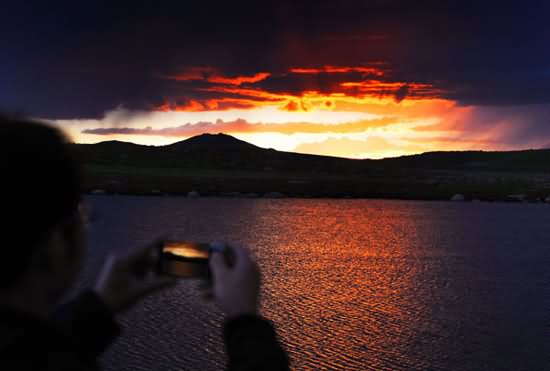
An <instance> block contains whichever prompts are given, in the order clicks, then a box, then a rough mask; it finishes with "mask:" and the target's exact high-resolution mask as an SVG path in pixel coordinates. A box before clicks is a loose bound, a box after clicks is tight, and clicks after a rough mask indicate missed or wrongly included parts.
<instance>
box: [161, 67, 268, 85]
mask: <svg viewBox="0 0 550 371" xmlns="http://www.w3.org/2000/svg"><path fill="white" fill-rule="evenodd" d="M269 76H271V74H270V73H267V72H258V73H256V74H254V75H252V76H235V77H228V76H224V75H222V74H221V73H220V72H219V70H218V69H216V68H214V67H189V68H186V69H185V70H184V71H183V72H181V73H178V74H176V75H166V76H162V77H163V78H165V79H168V80H176V81H207V82H210V83H213V84H224V85H237V86H238V85H241V84H244V83H249V84H253V83H256V82H258V81H262V80H265V79H266V78H268V77H269Z"/></svg>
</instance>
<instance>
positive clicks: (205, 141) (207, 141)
mask: <svg viewBox="0 0 550 371" xmlns="http://www.w3.org/2000/svg"><path fill="white" fill-rule="evenodd" d="M169 147H187V148H190V147H194V148H197V147H201V148H202V147H212V148H220V147H223V148H235V149H245V148H248V149H250V148H258V147H257V146H255V145H253V144H250V143H248V142H245V141H244V140H240V139H237V138H235V137H233V136H231V135H228V134H224V133H217V134H210V133H204V134H200V135H197V136H194V137H191V138H189V139H186V140H182V141H180V142H176V143H173V144H171V145H170V146H169Z"/></svg>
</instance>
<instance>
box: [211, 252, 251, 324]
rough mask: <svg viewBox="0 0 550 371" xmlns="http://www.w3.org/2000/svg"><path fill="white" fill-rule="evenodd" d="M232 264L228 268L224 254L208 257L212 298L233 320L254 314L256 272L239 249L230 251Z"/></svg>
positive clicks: (246, 256) (248, 259) (248, 257)
mask: <svg viewBox="0 0 550 371" xmlns="http://www.w3.org/2000/svg"><path fill="white" fill-rule="evenodd" d="M231 251H232V253H233V255H234V256H233V258H234V262H233V263H234V264H233V266H229V265H228V264H227V262H226V261H225V257H224V253H222V252H214V253H212V256H211V257H210V263H209V264H210V270H211V272H212V288H211V290H212V296H213V297H214V299H215V300H216V301H217V302H218V304H219V305H220V306H221V308H222V309H223V310H224V312H225V313H226V314H227V315H228V317H237V316H239V315H244V314H256V313H257V312H258V299H259V293H260V271H259V270H258V266H257V265H256V263H255V262H254V261H253V260H252V258H251V257H250V254H249V253H248V251H247V250H246V249H244V248H242V247H231Z"/></svg>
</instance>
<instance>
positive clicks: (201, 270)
mask: <svg viewBox="0 0 550 371" xmlns="http://www.w3.org/2000/svg"><path fill="white" fill-rule="evenodd" d="M212 252H221V253H223V254H224V256H225V257H226V262H228V259H227V257H228V254H229V249H228V248H227V247H225V245H223V244H220V243H205V242H188V241H177V240H170V241H165V242H164V243H163V244H162V246H161V247H160V251H159V254H158V255H159V259H158V266H157V271H158V273H160V274H167V275H172V276H176V277H180V278H198V279H209V278H210V276H211V273H210V268H209V264H208V262H209V258H210V254H211V253H212Z"/></svg>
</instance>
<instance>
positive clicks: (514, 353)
mask: <svg viewBox="0 0 550 371" xmlns="http://www.w3.org/2000/svg"><path fill="white" fill-rule="evenodd" d="M87 202H88V203H90V204H91V205H92V207H93V208H94V209H95V210H96V211H97V213H98V215H99V216H100V219H99V220H98V222H97V223H95V224H94V225H92V226H91V227H90V236H89V246H88V254H87V255H88V256H87V259H88V261H87V264H86V268H85V271H84V272H83V275H82V278H81V280H80V282H79V284H78V285H77V287H83V286H86V285H90V284H91V282H93V277H94V276H95V275H96V274H97V272H98V270H99V267H100V266H101V263H102V261H103V259H104V258H105V255H106V254H107V253H108V251H110V250H112V249H115V248H120V247H128V246H137V245H140V244H143V243H146V242H148V241H150V240H151V239H154V238H155V237H156V236H158V235H159V234H161V233H163V232H169V231H177V232H178V234H179V235H181V236H185V237H187V238H188V239H190V240H194V241H213V240H223V241H227V242H229V243H233V244H240V245H244V246H248V247H249V248H250V249H251V250H252V251H253V252H254V254H255V256H256V258H257V261H258V263H259V265H260V268H261V270H262V275H263V288H262V303H263V304H262V313H263V314H264V315H265V316H266V317H268V318H269V319H271V320H272V321H273V322H274V323H275V324H276V326H277V330H278V334H279V336H280V338H281V339H282V342H283V343H284V346H285V347H286V349H287V351H288V353H289V355H290V357H291V360H292V367H293V369H296V370H307V369H315V370H335V369H346V370H370V369H372V370H395V369H430V370H451V369H463V370H466V369H470V370H474V369H476V370H482V369H483V370H497V369H498V370H542V369H548V368H549V367H550V206H549V205H544V204H504V203H451V202H418V201H388V200H330V199H271V200H270V199H223V198H199V199H186V198H178V197H129V196H128V197H126V196H90V197H87ZM222 319H223V316H222V314H221V312H220V310H219V309H218V308H217V307H216V306H215V305H214V304H213V303H210V302H207V301H204V300H203V299H202V298H201V296H200V293H199V291H198V282H196V281H189V280H187V281H186V280H182V281H181V282H179V283H178V284H177V286H176V287H174V288H171V289H169V290H166V291H163V292H160V293H157V294H155V295H153V296H151V297H149V298H147V299H146V300H144V301H143V302H141V303H140V304H139V305H138V306H136V307H135V308H133V309H132V310H130V311H129V312H126V313H124V314H123V315H121V316H120V317H119V322H120V323H121V324H122V326H123V329H124V330H123V331H124V332H123V335H122V336H121V337H120V338H119V339H118V340H117V342H116V343H115V344H114V345H113V346H112V347H111V348H110V349H109V350H108V351H107V352H106V353H105V355H104V356H103V358H102V366H103V367H104V368H105V369H107V370H182V369H185V370H216V369H223V367H224V364H225V355H224V352H223V343H222V341H221V327H220V326H221V322H222Z"/></svg>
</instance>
